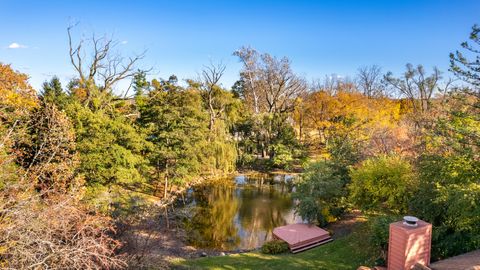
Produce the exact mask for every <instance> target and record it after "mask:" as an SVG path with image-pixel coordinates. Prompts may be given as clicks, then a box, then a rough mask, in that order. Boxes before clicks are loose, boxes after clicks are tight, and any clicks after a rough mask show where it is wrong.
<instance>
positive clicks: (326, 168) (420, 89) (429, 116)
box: [295, 26, 480, 264]
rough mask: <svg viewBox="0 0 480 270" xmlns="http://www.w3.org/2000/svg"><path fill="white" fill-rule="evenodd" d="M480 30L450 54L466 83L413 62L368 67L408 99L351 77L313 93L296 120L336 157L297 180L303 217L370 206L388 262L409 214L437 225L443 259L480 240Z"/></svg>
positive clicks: (435, 251)
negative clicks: (397, 226)
mask: <svg viewBox="0 0 480 270" xmlns="http://www.w3.org/2000/svg"><path fill="white" fill-rule="evenodd" d="M479 33H480V28H479V27H478V26H474V27H473V30H472V33H471V35H470V41H468V42H464V43H462V50H460V51H456V52H455V53H452V54H451V55H450V71H451V73H452V74H453V75H454V76H455V77H456V79H457V80H456V81H452V80H445V79H442V77H441V73H440V72H439V71H438V70H436V69H434V70H433V72H432V73H427V72H426V71H425V70H424V68H423V67H422V66H417V67H414V66H412V65H407V69H406V71H405V73H404V74H403V75H402V76H400V77H394V76H393V74H392V73H387V74H384V75H383V76H371V75H372V74H377V69H370V70H369V71H368V69H367V71H368V72H363V71H366V70H365V69H363V70H362V74H363V75H365V74H369V75H367V77H371V78H378V77H380V78H381V79H380V80H377V81H376V82H380V83H381V84H384V85H385V86H386V87H387V88H383V89H387V90H388V89H390V90H394V91H395V92H396V93H398V94H400V95H401V96H400V97H401V98H400V99H388V98H387V99H385V98H382V97H378V98H372V97H371V95H369V94H368V93H381V91H380V92H379V91H378V90H377V89H382V87H378V86H380V85H381V84H377V83H375V80H363V82H364V87H365V88H364V89H371V91H370V90H367V91H365V92H364V93H365V94H363V95H362V94H360V93H355V92H351V93H350V92H349V91H344V90H343V89H344V88H345V86H343V85H341V84H339V85H338V86H337V87H336V88H334V90H335V91H336V92H335V93H334V94H331V91H320V92H314V93H310V98H309V99H306V101H303V102H305V103H306V105H305V106H301V107H300V108H301V110H300V111H297V113H296V118H297V119H299V120H297V121H296V123H297V124H298V125H300V128H301V129H302V130H305V135H304V138H305V139H306V140H309V139H307V136H311V138H316V140H317V141H319V142H320V144H321V145H322V146H324V149H326V154H327V155H328V157H325V158H324V160H323V161H318V162H314V163H312V164H310V165H309V166H308V167H307V168H306V171H305V173H304V175H303V177H302V179H301V180H300V181H299V183H298V184H297V193H296V194H295V196H296V198H297V199H298V200H299V204H298V207H297V211H298V213H299V214H300V215H301V216H303V217H304V218H306V219H307V220H309V221H312V222H317V223H319V224H322V225H325V224H327V223H329V222H332V221H335V220H337V219H338V218H341V216H342V215H343V214H344V213H345V212H348V211H352V210H355V209H360V210H362V211H363V213H364V214H367V215H368V216H370V217H371V218H370V221H369V224H370V225H369V228H370V231H369V233H370V243H371V246H373V247H375V254H376V257H377V258H376V259H378V260H377V262H378V263H379V264H382V262H383V263H384V262H385V260H386V259H387V258H386V254H387V252H386V249H387V246H388V225H389V223H391V222H393V221H395V220H399V219H401V216H402V215H407V214H408V215H415V216H417V217H419V218H421V219H423V220H426V221H427V222H430V223H432V224H433V238H432V259H433V260H437V259H440V258H445V257H449V256H452V255H457V254H461V253H464V252H467V251H470V250H475V249H478V248H480V241H479V239H480V215H479V214H480V180H479V179H480V156H479V146H480V111H479V109H480V106H479V105H480V88H479V86H480V73H479V71H480V70H479V69H478V61H479V59H480V54H479V49H478V47H479V45H480V39H479V35H478V34H479ZM363 78H365V76H363ZM366 82H374V83H368V84H367V83H366ZM372 85H373V86H374V87H372V88H369V87H366V86H372ZM375 85H377V87H378V88H377V87H375ZM347 88H349V87H347ZM339 89H340V90H341V91H338V90H339ZM372 89H373V90H372ZM309 103H311V104H309ZM317 145H318V144H317Z"/></svg>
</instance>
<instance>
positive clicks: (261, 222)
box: [185, 175, 300, 250]
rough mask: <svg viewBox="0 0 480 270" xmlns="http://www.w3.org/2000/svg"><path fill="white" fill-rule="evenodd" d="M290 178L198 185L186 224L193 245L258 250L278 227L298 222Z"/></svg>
mask: <svg viewBox="0 0 480 270" xmlns="http://www.w3.org/2000/svg"><path fill="white" fill-rule="evenodd" d="M286 179H287V180H288V179H291V178H290V177H288V176H287V177H285V176H284V175H281V176H278V175H277V176H275V177H273V176H271V175H257V176H255V177H244V176H238V177H236V178H229V179H223V180H217V181H213V182H209V183H207V184H203V185H201V186H197V187H195V188H194V190H193V192H192V193H191V194H190V201H191V203H190V204H189V207H190V209H191V211H192V213H191V216H192V218H191V219H188V220H186V221H185V226H186V229H187V232H188V238H189V241H190V243H191V244H192V245H194V246H197V247H202V248H213V249H221V250H234V249H251V248H256V247H259V246H261V245H262V244H263V242H264V241H266V240H269V239H270V238H271V237H272V230H273V228H275V227H277V226H281V225H284V224H288V223H295V222H299V221H300V220H299V219H298V218H295V216H294V210H293V202H292V199H291V197H290V192H291V191H292V184H291V182H290V181H286Z"/></svg>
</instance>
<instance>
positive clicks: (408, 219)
mask: <svg viewBox="0 0 480 270" xmlns="http://www.w3.org/2000/svg"><path fill="white" fill-rule="evenodd" d="M417 222H418V218H416V217H413V216H404V217H403V224H405V225H407V226H411V227H417V225H418V224H417Z"/></svg>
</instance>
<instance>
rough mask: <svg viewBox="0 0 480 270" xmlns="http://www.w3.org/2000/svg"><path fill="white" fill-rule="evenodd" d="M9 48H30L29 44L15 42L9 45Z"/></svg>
mask: <svg viewBox="0 0 480 270" xmlns="http://www.w3.org/2000/svg"><path fill="white" fill-rule="evenodd" d="M7 48H9V49H26V48H28V46H26V45H22V44H19V43H16V42H13V43H12V44H10V45H8V47H7Z"/></svg>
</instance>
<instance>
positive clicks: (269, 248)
mask: <svg viewBox="0 0 480 270" xmlns="http://www.w3.org/2000/svg"><path fill="white" fill-rule="evenodd" d="M287 251H288V244H287V243H286V242H285V241H282V240H271V241H268V242H265V243H264V244H263V246H262V253H265V254H280V253H285V252H287Z"/></svg>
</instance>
